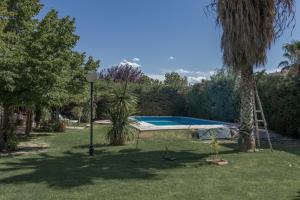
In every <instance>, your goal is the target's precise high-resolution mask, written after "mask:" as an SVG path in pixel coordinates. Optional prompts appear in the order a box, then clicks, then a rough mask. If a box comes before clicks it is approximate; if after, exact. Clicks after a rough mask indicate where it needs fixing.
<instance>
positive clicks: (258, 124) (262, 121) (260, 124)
mask: <svg viewBox="0 0 300 200" xmlns="http://www.w3.org/2000/svg"><path fill="white" fill-rule="evenodd" d="M256 104H257V105H256ZM253 111H254V130H255V137H256V142H257V146H258V147H260V132H264V133H265V134H266V136H267V139H268V143H269V148H270V150H271V151H273V147H272V143H271V138H270V134H269V131H268V126H267V122H266V118H265V115H264V112H263V108H262V104H261V101H260V98H259V95H258V91H257V87H256V83H255V80H254V110H253ZM259 115H260V117H261V118H259Z"/></svg>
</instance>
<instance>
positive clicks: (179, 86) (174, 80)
mask: <svg viewBox="0 0 300 200" xmlns="http://www.w3.org/2000/svg"><path fill="white" fill-rule="evenodd" d="M164 84H165V85H167V86H169V87H171V88H173V89H175V90H181V91H182V90H184V88H186V87H187V86H188V82H187V78H186V77H184V78H182V77H181V76H180V75H179V74H178V73H176V72H171V73H166V74H165V81H164Z"/></svg>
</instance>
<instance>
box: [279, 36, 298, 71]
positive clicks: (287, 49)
mask: <svg viewBox="0 0 300 200" xmlns="http://www.w3.org/2000/svg"><path fill="white" fill-rule="evenodd" d="M283 50H284V54H283V56H284V57H285V58H286V60H284V61H281V62H280V63H279V65H278V67H283V68H282V70H287V71H288V72H289V74H295V75H298V76H300V41H293V42H291V43H289V44H285V45H284V46H283Z"/></svg>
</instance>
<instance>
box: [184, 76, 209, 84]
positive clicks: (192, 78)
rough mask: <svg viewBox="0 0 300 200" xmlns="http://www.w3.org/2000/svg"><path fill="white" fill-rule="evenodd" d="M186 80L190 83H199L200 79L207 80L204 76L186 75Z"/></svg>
mask: <svg viewBox="0 0 300 200" xmlns="http://www.w3.org/2000/svg"><path fill="white" fill-rule="evenodd" d="M187 80H188V82H189V83H190V84H195V83H200V82H202V80H207V78H206V77H204V76H196V77H195V76H188V77H187Z"/></svg>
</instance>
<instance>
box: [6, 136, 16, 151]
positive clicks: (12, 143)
mask: <svg viewBox="0 0 300 200" xmlns="http://www.w3.org/2000/svg"><path fill="white" fill-rule="evenodd" d="M18 144H19V139H18V137H17V136H16V135H15V134H9V135H8V138H7V143H6V149H7V150H8V151H15V150H16V149H17V146H18Z"/></svg>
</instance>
